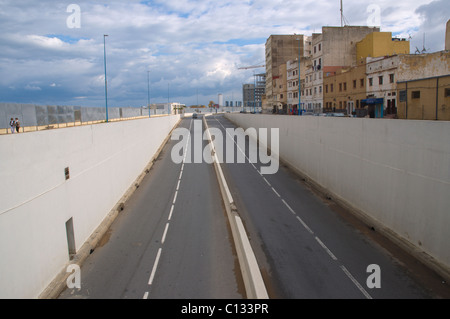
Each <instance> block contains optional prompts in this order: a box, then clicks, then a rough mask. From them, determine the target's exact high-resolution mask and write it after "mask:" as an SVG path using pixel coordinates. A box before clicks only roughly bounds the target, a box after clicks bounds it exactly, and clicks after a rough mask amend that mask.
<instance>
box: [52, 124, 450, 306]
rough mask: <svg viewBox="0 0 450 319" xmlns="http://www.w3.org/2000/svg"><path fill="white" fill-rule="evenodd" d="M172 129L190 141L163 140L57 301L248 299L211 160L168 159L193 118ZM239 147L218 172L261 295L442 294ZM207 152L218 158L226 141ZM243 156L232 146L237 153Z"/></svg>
mask: <svg viewBox="0 0 450 319" xmlns="http://www.w3.org/2000/svg"><path fill="white" fill-rule="evenodd" d="M207 123H208V126H209V127H210V128H214V129H216V130H219V131H220V132H222V137H223V140H222V145H226V143H227V140H228V142H230V140H231V137H230V136H229V135H228V134H227V132H226V131H225V129H226V128H229V129H235V128H236V127H235V125H234V124H233V123H231V122H230V121H229V120H227V119H226V118H225V117H224V116H223V115H213V116H208V117H207ZM179 127H180V128H184V129H185V132H187V131H189V132H190V133H191V136H190V137H189V138H187V139H180V140H169V142H168V143H167V145H166V146H165V147H164V149H163V151H162V153H161V154H160V156H159V158H158V159H157V161H156V162H155V164H154V166H153V167H152V170H151V171H150V173H149V174H148V175H147V176H146V177H145V179H144V180H143V182H142V183H141V185H140V187H139V188H138V189H137V190H136V192H135V193H134V194H133V196H132V197H131V198H130V199H129V201H128V202H127V203H126V205H125V209H124V211H123V212H121V213H120V214H119V216H118V218H117V219H116V220H115V222H114V223H113V224H112V226H111V228H110V229H109V231H108V233H107V234H106V236H105V237H104V238H103V240H102V241H101V243H100V245H99V246H98V247H97V248H96V249H95V250H94V252H93V253H92V254H91V255H90V256H89V257H88V259H87V260H86V262H85V263H84V265H82V267H81V289H66V290H65V291H64V292H63V293H62V294H61V296H60V298H64V299H65V298H102V299H107V298H121V299H122V298H133V299H137V298H138V299H142V298H145V299H159V298H164V299H197V298H208V299H210V298H212V299H217V298H220V299H241V298H246V295H245V291H244V286H243V281H242V277H241V273H240V268H239V263H238V260H237V256H236V252H235V250H234V247H233V240H232V238H231V232H230V229H229V225H228V221H227V218H226V212H225V209H224V206H223V202H222V199H221V196H220V189H219V186H218V182H217V178H216V175H215V171H214V167H213V165H211V164H208V163H206V162H205V160H204V158H200V161H198V159H199V158H198V157H197V158H196V156H197V155H198V154H197V155H195V154H193V153H191V152H187V153H181V154H182V155H184V154H185V155H186V157H183V161H181V162H177V161H174V159H173V156H172V155H173V154H172V150H173V149H174V148H175V149H176V150H177V151H178V150H179V149H180V148H179V147H180V145H187V150H192V146H194V148H195V146H197V147H198V146H199V145H201V149H204V148H205V146H206V143H207V142H206V141H205V140H203V139H202V135H203V130H204V129H205V128H204V127H203V125H202V117H199V118H198V119H195V120H194V119H191V118H185V119H183V120H182V121H181V123H180V125H179ZM216 132H217V131H216ZM216 142H218V140H216ZM231 142H233V140H231ZM183 143H184V144H183ZM233 143H234V142H233ZM233 143H231V144H230V145H232V144H233ZM248 145H249V143H248V139H247V143H246V146H247V147H245V151H244V149H242V151H243V152H245V153H246V156H247V160H246V162H245V163H237V160H234V161H229V162H224V163H222V170H223V172H224V175H225V178H226V180H227V183H228V186H229V187H230V191H231V193H232V195H233V198H234V200H235V204H236V207H237V210H238V213H239V215H240V216H241V218H242V220H243V222H244V225H245V227H246V230H247V233H248V235H249V239H250V243H251V245H252V248H253V250H254V252H255V255H256V258H257V260H258V264H259V267H260V269H261V273H262V275H263V278H264V282H265V285H266V288H267V290H268V293H269V297H270V298H279V299H295V298H302V299H378V298H383V299H387V298H393V299H396V298H401V299H415V298H440V297H443V298H449V297H450V294H449V293H448V291H449V290H448V285H447V284H446V283H443V282H442V280H441V278H439V276H437V275H436V274H435V273H434V272H432V271H430V270H429V269H427V268H426V267H424V266H423V265H422V264H420V263H419V262H418V261H417V260H415V259H414V258H411V256H409V255H408V254H407V253H405V252H404V251H402V250H401V249H399V248H398V247H396V246H395V245H394V244H393V243H391V242H389V241H387V240H386V239H385V238H383V237H382V236H380V235H379V234H377V232H376V231H373V230H371V229H369V228H368V227H366V226H365V225H362V224H361V223H360V222H358V221H357V220H356V219H355V218H352V217H351V215H350V214H348V213H347V212H346V211H345V210H343V209H341V208H339V207H338V206H337V205H335V204H334V203H333V202H332V201H330V200H327V199H326V198H323V197H322V196H321V195H320V194H317V193H315V192H314V191H313V190H312V189H310V188H309V187H308V186H307V184H305V183H304V182H303V181H302V180H301V179H300V178H299V177H298V176H296V175H295V174H293V173H292V172H291V171H290V170H289V169H288V168H286V167H284V166H282V165H280V167H279V169H278V171H277V172H276V173H275V174H270V175H268V174H265V175H263V174H261V173H260V168H261V166H267V164H264V163H260V162H259V161H258V162H255V163H250V162H249V160H248V158H249V153H248V152H249V148H248ZM216 151H217V152H218V154H219V152H223V153H222V155H224V158H226V157H225V155H226V154H225V152H226V148H225V147H223V151H222V150H221V149H220V147H216ZM240 151H241V149H238V148H237V147H236V148H235V159H236V157H237V156H238V154H239V153H238V152H240ZM197 153H198V152H197ZM178 154H180V153H178ZM195 160H197V161H198V163H193V162H194V161H195Z"/></svg>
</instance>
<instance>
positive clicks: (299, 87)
mask: <svg viewBox="0 0 450 319" xmlns="http://www.w3.org/2000/svg"><path fill="white" fill-rule="evenodd" d="M300 41H301V40H300V39H298V115H302V104H301V82H300Z"/></svg>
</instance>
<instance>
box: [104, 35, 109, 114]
mask: <svg viewBox="0 0 450 319" xmlns="http://www.w3.org/2000/svg"><path fill="white" fill-rule="evenodd" d="M107 36H108V35H107V34H104V35H103V60H104V62H105V104H106V122H108V80H107V78H106V37H107Z"/></svg>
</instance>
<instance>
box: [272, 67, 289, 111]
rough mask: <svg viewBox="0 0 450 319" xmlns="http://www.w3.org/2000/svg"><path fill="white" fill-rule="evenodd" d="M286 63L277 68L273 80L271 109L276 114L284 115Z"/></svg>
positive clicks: (285, 105) (285, 106)
mask: <svg viewBox="0 0 450 319" xmlns="http://www.w3.org/2000/svg"><path fill="white" fill-rule="evenodd" d="M286 67H287V65H286V63H283V64H281V65H279V66H278V75H277V76H276V77H275V79H274V80H273V82H274V90H273V108H272V112H273V110H274V109H275V112H276V113H282V114H286V112H287V70H286Z"/></svg>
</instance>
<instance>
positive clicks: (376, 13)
mask: <svg viewBox="0 0 450 319" xmlns="http://www.w3.org/2000/svg"><path fill="white" fill-rule="evenodd" d="M366 12H367V13H369V16H368V17H367V20H366V23H367V26H381V7H380V6H379V5H378V4H370V5H369V6H367V9H366Z"/></svg>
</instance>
